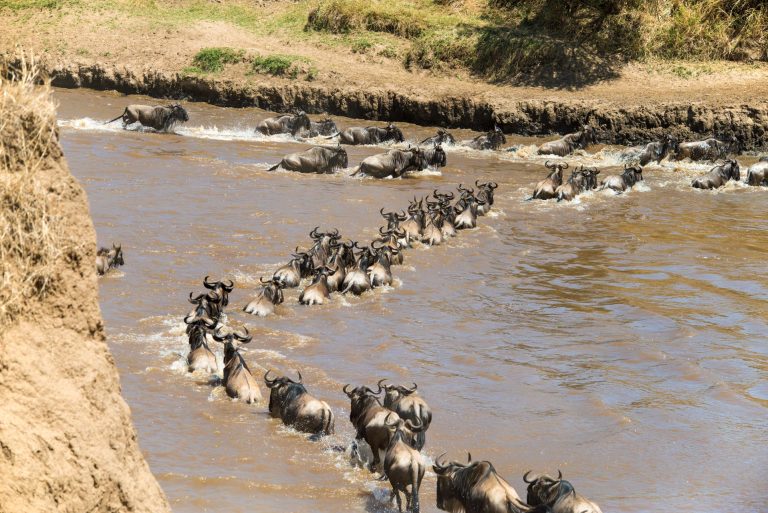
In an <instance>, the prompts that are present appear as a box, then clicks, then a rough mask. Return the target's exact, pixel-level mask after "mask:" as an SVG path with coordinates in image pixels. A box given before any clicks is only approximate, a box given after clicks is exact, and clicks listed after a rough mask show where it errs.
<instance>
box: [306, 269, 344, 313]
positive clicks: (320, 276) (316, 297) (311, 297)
mask: <svg viewBox="0 0 768 513" xmlns="http://www.w3.org/2000/svg"><path fill="white" fill-rule="evenodd" d="M335 272H336V270H335V269H329V268H328V267H326V266H323V267H318V268H317V269H315V278H314V279H313V280H312V283H311V284H310V285H307V287H306V288H305V289H304V290H302V291H301V294H299V303H301V304H302V305H322V304H323V302H324V301H325V300H326V299H328V298H329V297H331V291H330V290H329V289H328V276H330V275H332V274H333V273H335Z"/></svg>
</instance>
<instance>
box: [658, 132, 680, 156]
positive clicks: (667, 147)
mask: <svg viewBox="0 0 768 513" xmlns="http://www.w3.org/2000/svg"><path fill="white" fill-rule="evenodd" d="M662 143H663V147H662V152H661V153H662V155H666V154H667V153H672V154H675V153H677V151H678V150H679V149H680V142H679V141H678V140H677V137H675V136H674V135H672V134H667V136H666V137H665V138H664V140H663V141H662Z"/></svg>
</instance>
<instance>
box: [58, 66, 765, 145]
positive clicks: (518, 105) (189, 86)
mask: <svg viewBox="0 0 768 513" xmlns="http://www.w3.org/2000/svg"><path fill="white" fill-rule="evenodd" d="M47 72H48V73H49V74H50V76H51V78H52V82H53V84H54V85H56V86H60V87H68V88H74V87H88V88H93V89H99V90H116V91H119V92H122V93H125V94H146V95H150V96H154V97H158V98H186V99H189V100H193V101H204V102H208V103H211V104H215V105H221V106H231V107H248V106H256V107H260V108H263V109H268V110H274V111H286V110H290V109H294V108H300V109H303V110H305V111H307V112H309V113H316V114H317V113H328V114H333V115H344V116H350V117H358V118H364V119H370V120H391V121H407V122H411V123H416V124H421V125H437V126H446V127H454V128H470V129H475V130H487V129H489V128H492V127H493V125H494V124H498V125H499V126H500V127H502V129H503V130H504V131H505V132H507V133H515V134H520V135H547V134H553V133H566V132H569V131H573V130H574V129H577V127H579V126H580V125H581V124H582V123H584V122H587V123H590V124H592V125H594V126H599V127H600V140H601V141H602V142H604V143H608V144H639V143H643V142H648V141H649V140H652V139H656V138H658V137H659V136H660V135H661V134H663V133H668V132H670V133H673V134H675V135H676V136H677V137H678V138H680V139H681V140H683V139H694V138H700V137H710V136H712V135H716V136H721V137H722V136H725V135H730V134H734V135H736V136H737V137H738V138H739V140H740V141H741V142H742V147H743V149H744V150H750V151H755V150H761V149H765V148H768V140H766V133H767V132H768V101H765V100H764V99H760V98H755V101H754V102H750V103H749V104H733V105H727V104H722V103H715V104H709V103H707V102H705V101H692V102H685V103H683V102H677V101H675V102H670V103H664V102H658V103H654V104H643V105H641V104H633V103H632V98H628V99H627V102H626V103H622V104H621V105H619V104H617V102H615V101H601V100H581V99H579V100H573V101H566V100H560V99H559V100H556V101H547V100H540V99H535V100H527V99H522V98H521V99H517V98H507V99H505V100H504V101H502V102H498V103H496V102H485V101H476V100H474V99H472V98H469V97H447V96H446V97H441V98H436V99H435V98H433V99H430V98H425V97H421V96H413V95H407V94H401V93H398V92H397V91H394V90H367V91H366V90H360V89H354V88H343V87H329V86H327V85H322V84H318V85H315V84H313V83H311V82H297V81H289V80H285V79H277V78H272V79H266V78H262V79H261V81H260V82H251V81H246V80H223V79H216V78H212V77H206V76H190V75H185V74H180V73H171V72H162V71H157V70H152V69H144V70H135V69H132V68H129V67H115V66H107V65H102V64H90V65H78V64H72V65H51V66H49V67H48V68H47ZM692 96H695V95H694V93H693V91H692Z"/></svg>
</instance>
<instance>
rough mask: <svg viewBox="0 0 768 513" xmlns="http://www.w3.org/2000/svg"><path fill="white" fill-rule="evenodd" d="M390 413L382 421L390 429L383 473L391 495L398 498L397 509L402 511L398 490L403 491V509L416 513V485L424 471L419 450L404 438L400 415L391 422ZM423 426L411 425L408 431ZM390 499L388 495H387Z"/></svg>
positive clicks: (404, 424) (419, 484)
mask: <svg viewBox="0 0 768 513" xmlns="http://www.w3.org/2000/svg"><path fill="white" fill-rule="evenodd" d="M390 416H391V417H396V416H397V415H396V414H394V413H390V414H389V415H388V416H387V418H386V419H385V420H384V424H385V425H386V426H387V429H388V430H389V433H390V434H389V444H388V445H387V450H386V453H385V456H384V475H386V476H387V479H389V484H390V485H391V486H392V495H393V496H394V497H395V499H397V509H398V510H399V511H400V513H402V512H403V504H402V502H401V500H400V492H403V493H404V494H405V508H406V510H408V511H412V512H413V513H419V488H421V480H422V479H423V478H424V471H425V470H426V468H425V465H424V460H423V458H422V457H421V454H420V453H419V451H418V450H416V449H414V448H413V447H411V446H410V445H409V444H408V443H406V441H405V436H406V429H407V427H406V422H410V421H405V420H403V419H401V418H398V419H396V420H394V421H390V420H389V417H390ZM421 429H422V426H419V425H418V424H416V425H413V424H411V431H416V432H418V431H420V430H421ZM390 500H391V498H390Z"/></svg>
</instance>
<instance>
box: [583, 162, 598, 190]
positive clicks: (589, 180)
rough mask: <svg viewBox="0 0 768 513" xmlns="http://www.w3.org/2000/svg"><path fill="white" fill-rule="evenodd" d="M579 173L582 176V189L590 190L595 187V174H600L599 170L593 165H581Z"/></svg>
mask: <svg viewBox="0 0 768 513" xmlns="http://www.w3.org/2000/svg"><path fill="white" fill-rule="evenodd" d="M581 174H582V175H583V176H584V185H583V188H584V190H587V191H591V190H592V189H597V175H599V174H600V170H598V169H597V168H595V167H584V166H582V167H581Z"/></svg>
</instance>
